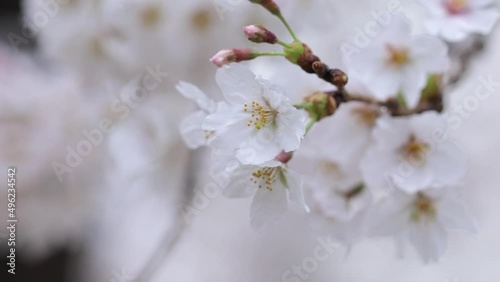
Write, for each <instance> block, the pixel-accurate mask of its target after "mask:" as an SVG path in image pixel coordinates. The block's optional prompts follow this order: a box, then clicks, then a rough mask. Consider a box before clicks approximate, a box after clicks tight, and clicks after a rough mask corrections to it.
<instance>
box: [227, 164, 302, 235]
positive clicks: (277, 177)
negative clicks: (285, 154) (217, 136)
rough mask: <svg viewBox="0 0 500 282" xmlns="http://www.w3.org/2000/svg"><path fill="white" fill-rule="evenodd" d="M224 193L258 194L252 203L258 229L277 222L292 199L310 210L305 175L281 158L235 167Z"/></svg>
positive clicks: (252, 216)
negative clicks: (261, 163) (291, 168)
mask: <svg viewBox="0 0 500 282" xmlns="http://www.w3.org/2000/svg"><path fill="white" fill-rule="evenodd" d="M223 194H224V195H225V196H227V197H231V198H245V197H249V196H251V195H254V196H253V200H252V204H251V206H250V222H251V225H252V227H254V228H256V229H263V228H267V227H269V226H271V225H272V224H274V223H275V222H276V220H278V219H279V218H280V217H281V216H283V214H285V213H286V211H287V209H288V202H292V203H294V204H295V205H296V206H297V207H298V208H299V209H301V210H304V211H308V207H307V206H306V204H305V202H304V195H303V192H302V179H301V178H300V176H299V175H298V174H296V173H295V172H294V171H292V170H289V169H288V168H287V167H286V166H285V165H284V164H282V163H280V162H278V161H271V162H268V163H267V164H265V165H264V166H254V165H241V166H238V167H237V168H234V169H233V170H232V171H231V180H230V183H229V185H228V186H227V187H226V189H224V191H223ZM287 195H288V196H287Z"/></svg>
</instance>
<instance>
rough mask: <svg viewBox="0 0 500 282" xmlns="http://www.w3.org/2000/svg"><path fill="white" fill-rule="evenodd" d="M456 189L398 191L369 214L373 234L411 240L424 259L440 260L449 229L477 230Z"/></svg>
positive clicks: (402, 240) (439, 188)
mask: <svg viewBox="0 0 500 282" xmlns="http://www.w3.org/2000/svg"><path fill="white" fill-rule="evenodd" d="M455 188H456V187H451V186H447V187H435V186H431V187H430V189H427V190H426V191H425V192H418V193H415V194H407V193H405V192H403V191H400V190H396V191H394V193H393V194H391V195H390V196H389V197H388V198H386V199H384V200H382V201H380V202H379V203H377V204H376V205H375V206H374V207H373V209H372V210H371V211H370V212H369V213H367V215H368V216H367V218H366V219H367V221H366V223H367V225H369V226H371V227H370V231H369V233H370V235H374V236H394V238H395V239H396V242H397V243H404V242H409V243H411V244H412V245H413V246H414V248H415V249H416V251H417V253H418V254H419V255H420V257H421V258H422V260H423V261H425V262H430V261H436V260H437V259H438V258H439V257H440V256H441V255H442V254H443V253H444V251H445V250H446V245H447V241H448V230H451V229H454V230H464V231H469V232H474V231H475V227H474V224H473V222H472V220H471V218H470V216H469V215H468V213H467V211H466V210H465V208H464V206H463V204H462V202H461V201H460V200H459V198H458V197H457V195H456V192H455ZM398 245H399V246H400V247H402V246H401V244H398ZM400 253H402V250H400Z"/></svg>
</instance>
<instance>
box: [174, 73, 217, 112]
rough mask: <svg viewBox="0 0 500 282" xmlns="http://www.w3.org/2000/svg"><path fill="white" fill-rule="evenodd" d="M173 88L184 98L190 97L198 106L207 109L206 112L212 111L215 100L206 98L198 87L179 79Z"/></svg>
mask: <svg viewBox="0 0 500 282" xmlns="http://www.w3.org/2000/svg"><path fill="white" fill-rule="evenodd" d="M175 88H177V90H178V91H179V92H180V93H181V94H182V95H183V96H184V97H186V98H188V99H191V100H193V101H195V102H196V104H198V107H200V108H201V109H203V110H205V111H207V112H212V111H214V110H215V106H216V104H215V101H214V100H212V99H210V98H208V96H207V95H206V94H205V93H204V92H203V91H201V90H200V89H199V88H198V87H196V86H194V85H192V84H190V83H187V82H184V81H181V82H179V83H178V84H177V85H176V86H175Z"/></svg>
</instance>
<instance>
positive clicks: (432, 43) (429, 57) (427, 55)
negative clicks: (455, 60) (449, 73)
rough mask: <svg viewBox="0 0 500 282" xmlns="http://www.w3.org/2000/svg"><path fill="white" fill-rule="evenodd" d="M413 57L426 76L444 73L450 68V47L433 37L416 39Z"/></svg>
mask: <svg viewBox="0 0 500 282" xmlns="http://www.w3.org/2000/svg"><path fill="white" fill-rule="evenodd" d="M411 56H412V58H414V60H415V64H416V65H417V66H418V68H419V69H420V71H423V72H425V73H426V74H435V73H442V72H444V71H445V70H446V69H447V66H448V47H447V46H446V44H445V43H444V42H443V41H441V40H440V39H438V38H435V37H433V36H427V35H421V36H417V37H415V39H414V40H413V46H412V49H411Z"/></svg>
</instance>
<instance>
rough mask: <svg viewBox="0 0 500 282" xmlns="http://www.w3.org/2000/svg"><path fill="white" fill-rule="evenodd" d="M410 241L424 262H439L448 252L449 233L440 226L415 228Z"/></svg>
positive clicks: (410, 235) (411, 232)
mask: <svg viewBox="0 0 500 282" xmlns="http://www.w3.org/2000/svg"><path fill="white" fill-rule="evenodd" d="M409 239H410V241H411V243H412V244H413V246H414V247H415V249H416V250H417V253H418V254H419V255H420V257H421V258H422V260H423V261H424V262H426V263H427V262H431V261H437V260H438V258H439V257H440V256H441V255H442V254H443V253H444V251H445V250H446V246H447V243H448V233H447V232H446V230H445V229H444V228H443V227H442V226H440V225H438V224H428V225H425V226H413V228H412V230H411V231H410V234H409Z"/></svg>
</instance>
